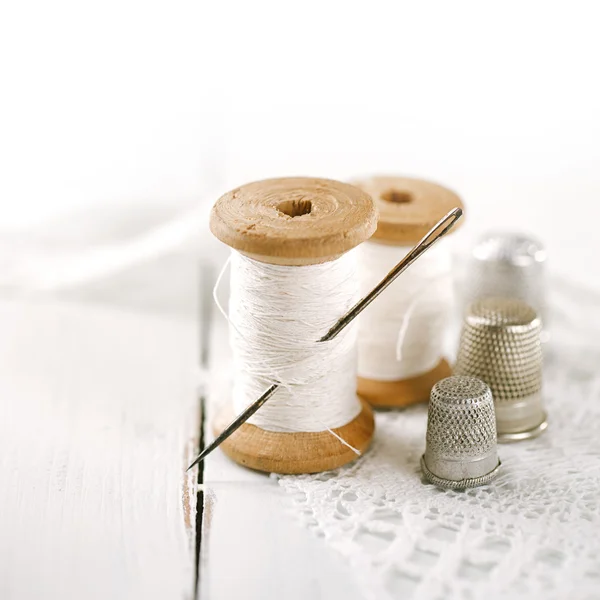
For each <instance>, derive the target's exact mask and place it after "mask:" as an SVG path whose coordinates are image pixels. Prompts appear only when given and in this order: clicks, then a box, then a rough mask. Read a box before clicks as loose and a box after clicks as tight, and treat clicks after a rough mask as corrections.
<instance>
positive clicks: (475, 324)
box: [454, 298, 547, 442]
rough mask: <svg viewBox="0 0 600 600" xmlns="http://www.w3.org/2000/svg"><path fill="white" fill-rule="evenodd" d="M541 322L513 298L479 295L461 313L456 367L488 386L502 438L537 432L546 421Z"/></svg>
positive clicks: (544, 425) (519, 436) (523, 436)
mask: <svg viewBox="0 0 600 600" xmlns="http://www.w3.org/2000/svg"><path fill="white" fill-rule="evenodd" d="M540 332H541V322H540V319H539V318H538V316H537V313H536V311H535V310H534V309H533V308H532V307H531V306H529V305H528V304H526V303H525V302H523V301H521V300H516V299H514V298H483V299H481V300H478V301H476V302H474V303H473V304H471V306H470V307H469V308H468V310H467V314H466V316H465V320H464V324H463V330H462V333H461V338H460V346H459V349H458V357H457V359H456V366H455V367H454V372H455V373H456V374H457V375H470V376H472V377H478V378H479V379H481V380H483V381H485V382H486V383H487V384H488V385H489V386H490V389H491V390H492V394H493V396H494V405H495V408H496V427H497V430H498V440H499V441H501V442H508V441H517V440H523V439H527V438H531V437H534V436H536V435H539V434H540V433H541V432H542V431H544V430H545V429H546V427H547V421H546V413H545V411H544V407H543V402H542V346H541V343H540Z"/></svg>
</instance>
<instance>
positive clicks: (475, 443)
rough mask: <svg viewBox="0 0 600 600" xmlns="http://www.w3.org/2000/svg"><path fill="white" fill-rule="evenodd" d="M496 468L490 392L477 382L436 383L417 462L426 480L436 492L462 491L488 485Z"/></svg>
mask: <svg viewBox="0 0 600 600" xmlns="http://www.w3.org/2000/svg"><path fill="white" fill-rule="evenodd" d="M499 467H500V461H499V460H498V452H497V449H496V419H495V416H494V401H493V399H492V392H491V391H490V388H489V387H488V386H487V385H486V384H485V383H484V382H483V381H481V380H480V379H477V378H475V377H464V376H456V375H455V376H453V377H447V378H446V379H442V380H441V381H438V382H437V383H436V384H435V385H434V386H433V389H432V390H431V398H430V400H429V412H428V414H427V446H426V449H425V454H424V455H423V456H422V458H421V468H422V470H423V474H424V475H425V477H426V478H427V479H428V480H429V481H430V482H431V483H434V484H435V485H438V486H440V487H444V488H452V489H464V488H470V487H476V486H478V485H485V484H486V483H489V482H490V481H491V480H492V479H493V478H494V477H495V476H496V475H497V474H498V469H499Z"/></svg>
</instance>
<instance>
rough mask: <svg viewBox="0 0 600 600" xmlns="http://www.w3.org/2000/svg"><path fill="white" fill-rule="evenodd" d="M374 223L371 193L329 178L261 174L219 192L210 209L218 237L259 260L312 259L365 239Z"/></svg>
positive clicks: (304, 261) (318, 259)
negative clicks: (244, 182) (249, 181)
mask: <svg viewBox="0 0 600 600" xmlns="http://www.w3.org/2000/svg"><path fill="white" fill-rule="evenodd" d="M376 226H377V211H376V209H375V205H374V202H373V200H372V199H371V197H370V196H369V195H368V194H367V193H365V192H364V191H362V190H360V189H358V188H357V187H354V186H352V185H350V184H348V183H341V182H339V181H333V180H331V179H314V178H309V177H287V178H282V179H265V180H264V181H256V182H254V183H249V184H246V185H243V186H242V187H239V188H236V189H234V190H232V191H231V192H228V193H227V194H225V195H224V196H221V198H219V199H218V200H217V202H216V203H215V205H214V206H213V209H212V212H211V215H210V230H211V231H212V233H213V234H214V235H215V237H217V238H218V239H219V240H221V241H222V242H224V243H225V244H227V245H228V246H230V247H231V248H234V249H235V250H238V251H239V252H242V253H244V254H246V255H247V256H250V257H252V258H254V259H256V260H260V261H262V262H267V263H273V264H282V265H304V264H318V263H323V262H327V261H329V260H333V259H335V258H337V257H338V256H341V255H342V254H344V253H345V252H347V251H348V250H350V249H352V248H354V247H355V246H358V244H360V243H362V242H364V241H365V240H367V239H368V238H369V237H370V236H371V235H372V234H373V232H374V231H375V229H376Z"/></svg>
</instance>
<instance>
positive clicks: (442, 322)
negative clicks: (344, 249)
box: [358, 241, 452, 381]
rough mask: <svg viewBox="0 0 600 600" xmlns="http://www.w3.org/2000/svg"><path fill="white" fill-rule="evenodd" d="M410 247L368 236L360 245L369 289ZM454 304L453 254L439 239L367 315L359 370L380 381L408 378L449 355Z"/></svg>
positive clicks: (362, 281) (362, 326) (362, 270)
mask: <svg viewBox="0 0 600 600" xmlns="http://www.w3.org/2000/svg"><path fill="white" fill-rule="evenodd" d="M409 251H410V248H405V247H398V246H388V245H385V244H377V243H372V242H367V243H365V244H362V245H361V246H360V247H359V248H358V253H359V263H360V284H361V291H362V292H363V293H366V292H368V291H369V290H370V289H372V288H373V287H374V286H375V285H376V284H377V282H378V281H380V280H381V279H382V278H383V277H384V276H385V275H386V274H387V273H388V271H390V270H391V269H392V268H393V267H394V265H396V263H397V262H398V261H399V260H400V259H401V258H402V257H403V256H405V255H406V254H407V253H408V252H409ZM451 308H452V281H451V278H450V255H449V253H448V251H447V249H446V245H445V243H444V241H440V242H437V243H436V244H435V245H434V246H433V247H432V248H431V249H430V250H428V251H427V252H426V253H425V254H423V256H421V258H419V260H418V262H416V263H415V264H414V265H412V266H411V267H409V268H408V269H407V270H406V271H405V272H404V273H403V274H402V275H401V276H400V277H399V278H398V280H397V281H395V282H394V283H393V284H392V285H391V286H390V287H389V288H388V290H386V292H385V293H384V294H382V295H381V296H380V298H378V300H377V303H375V304H373V305H371V306H369V307H368V308H367V309H366V310H365V311H364V313H363V314H362V315H361V320H360V330H359V336H358V374H359V376H361V377H365V378H368V379H374V380H377V381H397V380H400V379H408V378H410V377H415V376H417V375H420V374H422V373H426V372H427V371H430V370H431V369H433V368H434V367H435V366H436V365H437V364H438V362H439V361H440V359H441V358H442V355H443V346H444V337H445V334H446V324H447V319H448V316H449V313H450V310H451Z"/></svg>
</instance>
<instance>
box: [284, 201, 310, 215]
mask: <svg viewBox="0 0 600 600" xmlns="http://www.w3.org/2000/svg"><path fill="white" fill-rule="evenodd" d="M277 210H278V211H279V212H280V213H283V214H284V215H287V216H288V217H292V218H293V217H301V216H302V215H308V214H309V213H310V211H311V210H312V202H311V201H310V200H303V199H300V200H284V201H283V202H280V203H279V204H278V205H277Z"/></svg>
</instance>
